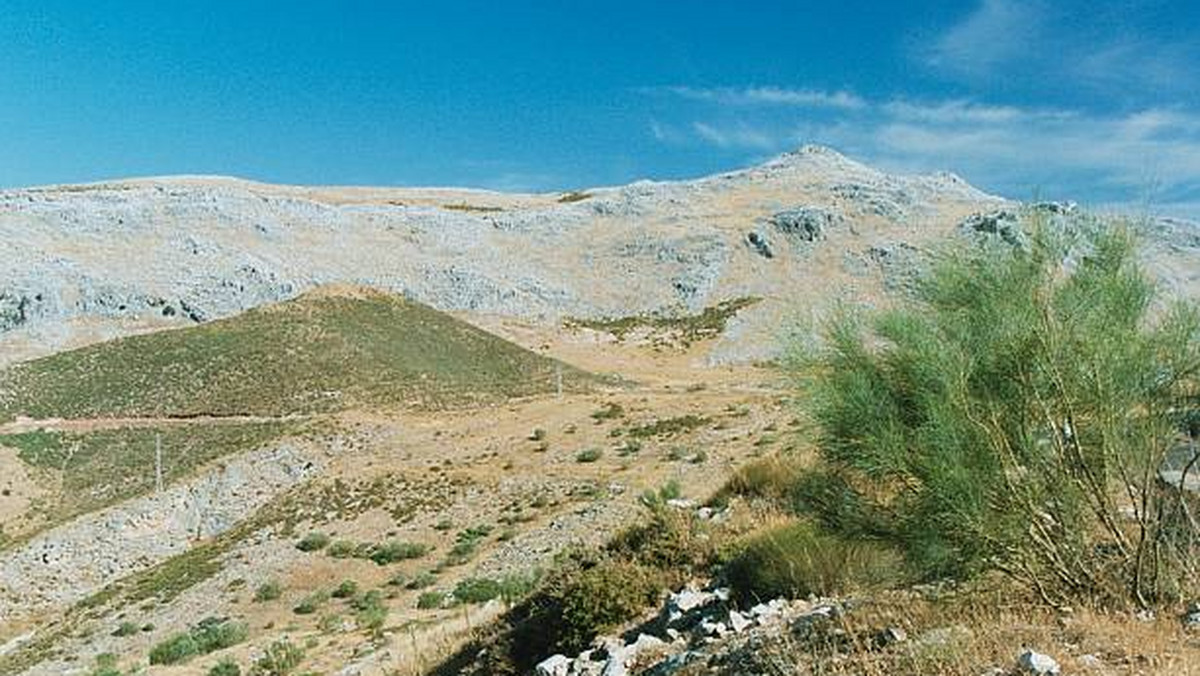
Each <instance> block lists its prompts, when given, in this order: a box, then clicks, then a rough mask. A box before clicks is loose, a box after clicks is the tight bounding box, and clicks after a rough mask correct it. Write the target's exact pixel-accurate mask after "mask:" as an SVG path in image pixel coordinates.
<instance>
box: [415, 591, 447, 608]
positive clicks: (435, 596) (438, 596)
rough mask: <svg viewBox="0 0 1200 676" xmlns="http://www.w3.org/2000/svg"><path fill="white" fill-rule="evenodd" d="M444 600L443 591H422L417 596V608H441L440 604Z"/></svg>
mask: <svg viewBox="0 0 1200 676" xmlns="http://www.w3.org/2000/svg"><path fill="white" fill-rule="evenodd" d="M445 602H446V594H445V593H443V592H439V591H427V592H422V593H421V595H420V596H418V597H417V608H420V609H421V610H432V609H434V608H441V607H442V604H444V603H445Z"/></svg>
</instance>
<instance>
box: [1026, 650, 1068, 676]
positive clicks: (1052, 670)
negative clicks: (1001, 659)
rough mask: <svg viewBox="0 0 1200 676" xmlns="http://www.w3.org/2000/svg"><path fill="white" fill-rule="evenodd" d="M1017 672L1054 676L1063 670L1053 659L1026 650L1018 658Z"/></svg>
mask: <svg viewBox="0 0 1200 676" xmlns="http://www.w3.org/2000/svg"><path fill="white" fill-rule="evenodd" d="M1017 671H1019V672H1020V673H1022V674H1034V675H1035V676H1052V675H1053V674H1059V673H1062V668H1061V667H1059V666H1058V662H1056V661H1055V660H1054V658H1053V657H1050V656H1049V655H1043V654H1042V653H1039V652H1036V651H1033V650H1026V651H1025V652H1023V653H1021V655H1020V657H1018V658H1017Z"/></svg>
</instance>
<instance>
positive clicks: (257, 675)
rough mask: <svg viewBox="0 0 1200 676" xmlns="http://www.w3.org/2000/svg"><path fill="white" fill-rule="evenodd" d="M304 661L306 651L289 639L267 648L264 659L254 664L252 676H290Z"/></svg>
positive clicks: (261, 658) (259, 659) (281, 640)
mask: <svg viewBox="0 0 1200 676" xmlns="http://www.w3.org/2000/svg"><path fill="white" fill-rule="evenodd" d="M303 661H304V650H302V649H301V648H300V647H299V646H296V645H295V644H293V643H292V642H291V641H288V640H287V639H280V640H278V641H275V642H274V643H272V644H271V645H269V646H267V650H266V652H265V653H264V654H263V656H262V657H260V658H258V660H256V661H255V662H254V667H253V668H252V669H251V670H250V676H288V674H291V673H292V672H293V671H295V670H296V667H298V666H300V663H301V662H303Z"/></svg>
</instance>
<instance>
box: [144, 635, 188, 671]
mask: <svg viewBox="0 0 1200 676" xmlns="http://www.w3.org/2000/svg"><path fill="white" fill-rule="evenodd" d="M199 653H200V650H199V649H198V648H197V647H196V640H195V639H194V638H192V635H191V634H190V633H187V632H184V633H182V634H175V635H174V636H172V637H170V638H168V639H166V640H165V641H162V642H161V643H158V644H156V645H155V646H154V647H153V648H151V649H150V664H178V663H179V662H183V661H185V660H189V659H191V658H193V657H195V656H196V655H198V654H199Z"/></svg>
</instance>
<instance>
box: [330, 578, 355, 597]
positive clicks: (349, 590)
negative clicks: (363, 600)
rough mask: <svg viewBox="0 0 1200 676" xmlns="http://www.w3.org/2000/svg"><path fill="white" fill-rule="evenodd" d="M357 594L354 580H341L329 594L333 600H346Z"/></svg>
mask: <svg viewBox="0 0 1200 676" xmlns="http://www.w3.org/2000/svg"><path fill="white" fill-rule="evenodd" d="M357 593H358V583H357V582H355V581H354V580H342V583H341V584H339V585H338V586H337V587H336V588H335V589H334V590H333V593H332V594H330V595H331V596H333V598H335V599H348V598H351V597H353V596H354V595H355V594H357Z"/></svg>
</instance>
